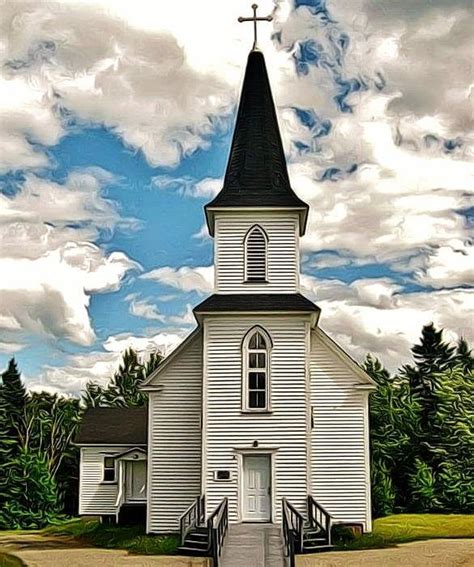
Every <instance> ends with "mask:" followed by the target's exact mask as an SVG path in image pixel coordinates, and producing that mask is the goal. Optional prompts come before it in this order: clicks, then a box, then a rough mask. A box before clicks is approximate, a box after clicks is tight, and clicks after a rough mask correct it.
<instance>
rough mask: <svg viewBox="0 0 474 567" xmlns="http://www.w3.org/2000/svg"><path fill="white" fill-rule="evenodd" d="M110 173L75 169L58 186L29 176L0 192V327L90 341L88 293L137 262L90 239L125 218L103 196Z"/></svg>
mask: <svg viewBox="0 0 474 567" xmlns="http://www.w3.org/2000/svg"><path fill="white" fill-rule="evenodd" d="M111 179H112V178H111V176H110V174H107V173H106V172H104V171H103V170H98V169H94V170H87V171H83V172H74V173H72V174H71V175H70V176H69V178H68V179H67V180H66V182H65V183H64V184H62V185H61V184H58V183H54V182H51V181H47V180H44V179H40V178H38V177H36V176H34V175H28V176H27V177H26V180H25V182H24V184H23V186H22V187H21V189H20V191H19V192H18V193H17V194H16V195H14V196H13V197H6V196H3V195H0V236H1V237H2V257H1V258H0V272H1V273H2V274H4V275H5V276H4V277H2V278H0V326H1V328H2V329H4V330H10V331H17V332H18V333H20V334H21V333H24V332H30V333H39V334H43V335H47V336H50V337H54V338H58V339H61V338H66V339H69V340H71V341H73V342H76V343H78V344H82V345H89V344H91V343H92V342H93V341H94V339H95V333H94V330H93V329H92V326H91V322H90V318H89V313H88V307H89V302H90V295H91V294H94V293H105V292H111V291H117V290H118V289H119V288H120V285H121V282H122V281H123V279H124V277H125V275H126V274H127V272H129V271H130V270H134V269H139V266H138V264H137V263H136V262H133V261H132V260H131V259H130V258H128V257H127V256H126V254H124V253H123V252H118V251H115V252H111V253H110V254H106V253H105V252H104V251H103V250H101V249H100V248H99V247H98V246H96V245H95V244H93V243H92V242H90V241H91V240H92V241H93V240H95V239H96V238H97V237H98V235H99V233H100V231H104V230H105V231H112V230H114V228H115V227H116V226H117V225H120V223H122V222H125V221H124V219H121V218H120V216H119V214H118V212H117V210H116V207H115V205H114V204H113V203H112V202H111V201H109V200H107V199H105V198H104V197H102V195H101V190H102V188H103V186H104V184H106V183H107V182H109V181H110V180H111Z"/></svg>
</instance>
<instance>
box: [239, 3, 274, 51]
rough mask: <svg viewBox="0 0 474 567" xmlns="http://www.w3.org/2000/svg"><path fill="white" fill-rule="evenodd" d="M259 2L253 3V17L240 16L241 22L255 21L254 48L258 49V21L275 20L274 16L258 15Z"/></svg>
mask: <svg viewBox="0 0 474 567" xmlns="http://www.w3.org/2000/svg"><path fill="white" fill-rule="evenodd" d="M257 8H258V6H257V4H252V10H253V17H251V18H242V17H240V18H238V21H239V22H241V23H242V22H253V46H252V49H253V50H254V49H257V22H271V21H272V20H273V17H272V16H265V17H264V18H258V17H257Z"/></svg>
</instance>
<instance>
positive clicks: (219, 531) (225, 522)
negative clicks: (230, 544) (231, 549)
mask: <svg viewBox="0 0 474 567" xmlns="http://www.w3.org/2000/svg"><path fill="white" fill-rule="evenodd" d="M228 527H229V500H228V499H227V498H224V499H223V500H222V502H221V503H220V504H219V506H217V508H216V509H215V510H214V512H213V513H212V514H211V515H210V516H209V519H208V520H207V532H208V534H209V544H210V545H209V547H210V552H211V557H212V561H213V563H212V565H213V567H218V566H219V558H220V556H221V553H222V548H223V546H224V539H225V536H226V534H227V529H228Z"/></svg>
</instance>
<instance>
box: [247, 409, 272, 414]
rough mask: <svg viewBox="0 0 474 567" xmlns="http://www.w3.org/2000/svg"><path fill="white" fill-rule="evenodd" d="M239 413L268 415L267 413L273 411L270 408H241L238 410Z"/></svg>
mask: <svg viewBox="0 0 474 567" xmlns="http://www.w3.org/2000/svg"><path fill="white" fill-rule="evenodd" d="M240 413H245V414H258V415H262V414H263V415H269V414H272V413H273V411H272V410H271V409H243V410H240Z"/></svg>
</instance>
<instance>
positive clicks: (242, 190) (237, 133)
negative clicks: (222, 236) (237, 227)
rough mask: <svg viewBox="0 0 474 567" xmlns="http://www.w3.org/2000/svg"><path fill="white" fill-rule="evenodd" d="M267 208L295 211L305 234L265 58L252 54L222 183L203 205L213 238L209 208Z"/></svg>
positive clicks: (303, 205)
mask: <svg viewBox="0 0 474 567" xmlns="http://www.w3.org/2000/svg"><path fill="white" fill-rule="evenodd" d="M221 207H233V208H236V207H237V208H240V207H267V208H292V209H298V210H299V211H300V215H301V231H302V232H303V231H304V226H305V224H306V217H307V213H308V205H307V204H306V203H304V202H303V201H302V200H301V199H300V198H299V197H298V196H297V195H296V194H295V193H294V191H293V189H292V188H291V185H290V180H289V177H288V171H287V167H286V160H285V153H284V151H283V144H282V141H281V136H280V130H279V128H278V120H277V115H276V111H275V105H274V103H273V98H272V93H271V89H270V82H269V80H268V74H267V69H266V65H265V59H264V57H263V54H262V53H261V52H260V51H258V50H254V51H251V52H250V54H249V57H248V61H247V68H246V70H245V77H244V82H243V86H242V93H241V96H240V104H239V110H238V113H237V120H236V124H235V129H234V136H233V139H232V146H231V150H230V155H229V160H228V163H227V170H226V173H225V178H224V185H223V187H222V190H221V191H220V193H219V194H218V195H217V196H216V197H215V198H214V200H213V201H211V202H210V203H208V204H207V205H206V207H205V209H206V216H207V220H208V224H209V229H210V232H211V234H213V232H214V231H213V209H215V208H221Z"/></svg>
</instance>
